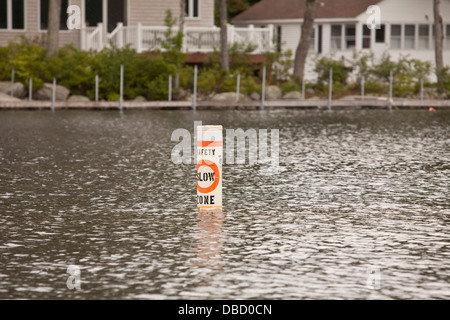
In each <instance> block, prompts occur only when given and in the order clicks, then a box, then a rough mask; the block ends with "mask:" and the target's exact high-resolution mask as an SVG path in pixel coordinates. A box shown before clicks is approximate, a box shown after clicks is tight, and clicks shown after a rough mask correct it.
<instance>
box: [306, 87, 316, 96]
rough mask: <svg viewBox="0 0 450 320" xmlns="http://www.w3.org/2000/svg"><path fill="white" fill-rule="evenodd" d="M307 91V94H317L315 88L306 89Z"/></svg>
mask: <svg viewBox="0 0 450 320" xmlns="http://www.w3.org/2000/svg"><path fill="white" fill-rule="evenodd" d="M305 93H306V94H307V95H310V96H313V95H315V94H316V93H315V92H314V89H313V88H308V89H306V91H305Z"/></svg>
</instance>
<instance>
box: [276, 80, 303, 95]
mask: <svg viewBox="0 0 450 320" xmlns="http://www.w3.org/2000/svg"><path fill="white" fill-rule="evenodd" d="M281 91H282V92H283V94H286V93H288V92H292V91H302V88H301V87H300V86H299V85H298V84H297V83H296V82H294V81H287V82H284V83H283V84H282V85H281Z"/></svg>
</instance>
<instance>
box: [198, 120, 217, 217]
mask: <svg viewBox="0 0 450 320" xmlns="http://www.w3.org/2000/svg"><path fill="white" fill-rule="evenodd" d="M222 131H223V129H222V126H199V127H197V208H198V209H199V210H200V211H211V212H221V211H222V159H223V134H222Z"/></svg>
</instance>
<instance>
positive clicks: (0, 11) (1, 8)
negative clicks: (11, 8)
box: [0, 0, 8, 29]
mask: <svg viewBox="0 0 450 320" xmlns="http://www.w3.org/2000/svg"><path fill="white" fill-rule="evenodd" d="M6 28H8V7H7V1H6V0H0V29H6Z"/></svg>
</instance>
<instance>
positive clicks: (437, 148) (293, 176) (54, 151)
mask: <svg viewBox="0 0 450 320" xmlns="http://www.w3.org/2000/svg"><path fill="white" fill-rule="evenodd" d="M194 120H201V121H203V124H221V125H223V126H224V128H227V129H237V128H243V129H245V130H246V129H249V128H255V129H269V130H270V129H279V130H280V138H279V141H280V167H279V168H277V169H274V168H270V167H267V166H266V165H253V166H251V165H248V164H247V165H230V164H226V165H224V167H223V170H224V182H223V192H224V212H223V213H222V214H199V213H198V212H197V211H196V208H195V206H196V203H195V201H196V180H195V166H194V165H175V164H173V163H172V162H171V160H170V159H171V158H170V155H171V150H172V148H173V147H174V146H175V145H176V144H177V142H172V141H171V134H172V132H173V130H175V129H177V128H186V129H188V130H189V131H191V132H193V127H194ZM449 181H450V112H448V111H447V112H446V111H438V112H434V113H430V112H427V111H397V112H388V111H375V110H373V111H358V112H347V111H342V112H323V111H322V112H321V111H306V112H305V111H291V110H285V111H201V112H192V111H154V112H146V111H125V112H124V113H123V114H120V113H119V112H115V111H98V112H97V111H89V112H84V111H57V112H56V113H55V114H52V113H51V112H49V111H2V112H1V113H0V254H1V256H0V263H1V264H0V299H11V298H12V299H59V298H63V299H73V298H80V299H450V248H449V246H450V191H449V189H450V185H449ZM69 266H74V267H75V268H79V270H80V274H79V277H78V275H71V274H69V273H68V267H69ZM69 271H70V270H69ZM78 279H79V280H80V281H78ZM68 284H69V286H68ZM73 284H80V288H79V289H77V287H75V288H74V287H73V286H72V289H71V288H70V287H71V285H73Z"/></svg>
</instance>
